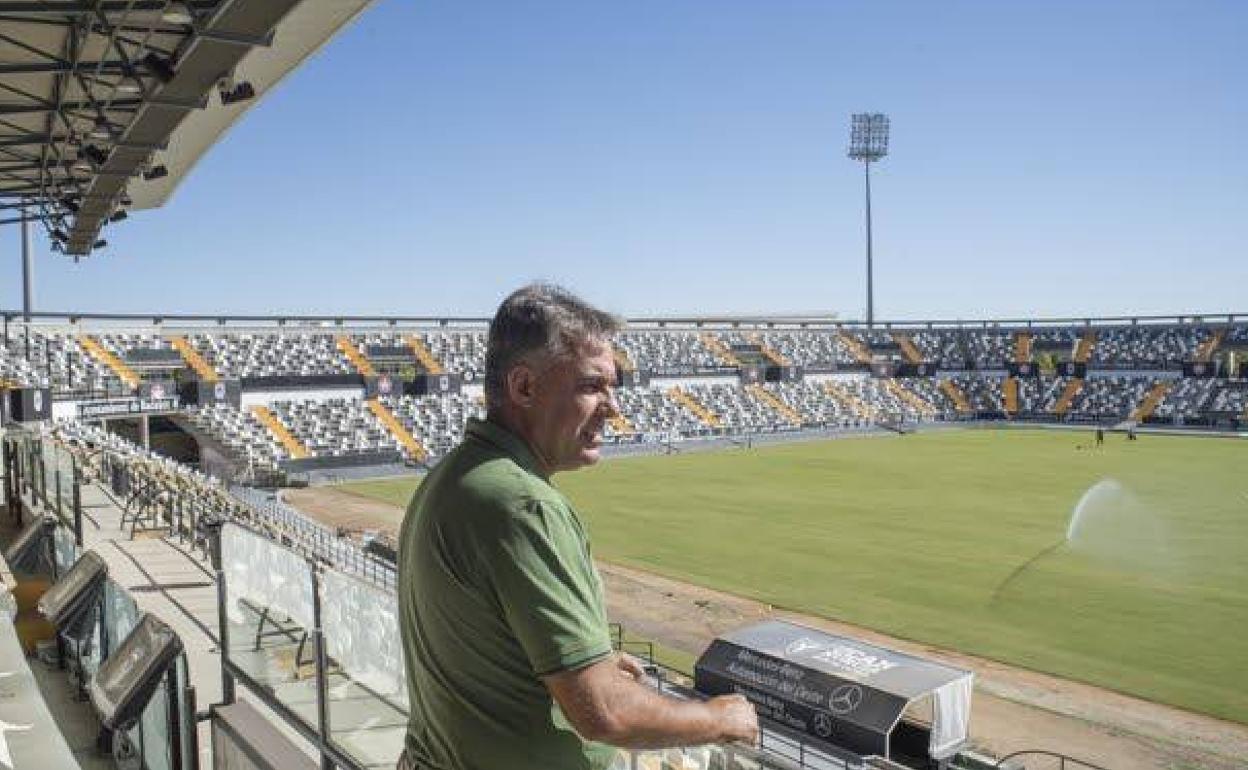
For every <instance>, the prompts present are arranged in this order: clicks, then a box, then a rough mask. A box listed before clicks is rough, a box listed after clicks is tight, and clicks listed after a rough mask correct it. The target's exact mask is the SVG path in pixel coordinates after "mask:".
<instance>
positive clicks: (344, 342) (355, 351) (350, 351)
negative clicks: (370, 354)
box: [334, 334, 377, 377]
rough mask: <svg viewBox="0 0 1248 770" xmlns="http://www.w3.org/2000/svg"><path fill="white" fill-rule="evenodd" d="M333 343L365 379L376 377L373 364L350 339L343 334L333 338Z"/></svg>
mask: <svg viewBox="0 0 1248 770" xmlns="http://www.w3.org/2000/svg"><path fill="white" fill-rule="evenodd" d="M334 342H336V343H338V349H339V350H341V351H342V354H343V355H344V356H346V357H347V360H348V361H350V362H351V365H352V366H354V367H355V370H356V371H357V372H359V373H360V374H361V375H363V376H365V377H376V376H377V370H376V369H374V368H373V363H372V362H371V361H369V360H368V358H367V357H366V356H365V355H364V354H363V353H361V352H360V348H359V347H358V346H357V345H356V344H355V343H354V342H352V341H351V338H350V337H348V336H347V335H345V334H339V335H338V336H337V337H334Z"/></svg>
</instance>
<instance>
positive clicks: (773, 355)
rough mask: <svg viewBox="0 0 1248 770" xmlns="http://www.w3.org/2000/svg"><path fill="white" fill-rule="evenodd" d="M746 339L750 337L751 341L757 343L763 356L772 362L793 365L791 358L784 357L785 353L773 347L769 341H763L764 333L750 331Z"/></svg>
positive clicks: (778, 364) (777, 364) (779, 364)
mask: <svg viewBox="0 0 1248 770" xmlns="http://www.w3.org/2000/svg"><path fill="white" fill-rule="evenodd" d="M746 339H748V340H749V341H750V342H753V343H754V344H755V345H758V350H759V352H760V353H762V354H763V358H766V359H767V360H768V361H770V362H772V363H773V364H775V365H776V366H790V365H791V362H790V361H789V359H787V358H785V357H784V354H783V353H781V352H780V351H778V350H776V349H775V348H773V347H770V346H768V345H767V343H765V342H763V335H761V334H759V333H758V332H750V333H749V334H747V335H746Z"/></svg>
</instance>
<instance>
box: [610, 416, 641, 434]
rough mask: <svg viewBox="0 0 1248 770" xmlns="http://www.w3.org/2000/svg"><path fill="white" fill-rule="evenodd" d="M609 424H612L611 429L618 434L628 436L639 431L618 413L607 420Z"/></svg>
mask: <svg viewBox="0 0 1248 770" xmlns="http://www.w3.org/2000/svg"><path fill="white" fill-rule="evenodd" d="M607 422H608V423H610V424H611V427H612V428H614V429H615V432H616V433H620V434H626V433H636V432H637V429H636V428H634V427H633V424H632V423H631V422H629V421H628V418H627V417H625V416H624V415H622V414H618V413H617V414H613V415H611V416H610V417H608V418H607Z"/></svg>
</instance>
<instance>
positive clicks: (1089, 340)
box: [1075, 329, 1096, 364]
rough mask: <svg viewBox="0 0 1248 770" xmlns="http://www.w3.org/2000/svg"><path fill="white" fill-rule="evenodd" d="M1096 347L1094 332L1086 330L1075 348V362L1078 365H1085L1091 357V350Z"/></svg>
mask: <svg viewBox="0 0 1248 770" xmlns="http://www.w3.org/2000/svg"><path fill="white" fill-rule="evenodd" d="M1095 346H1096V332H1094V331H1092V330H1091V329H1088V330H1087V331H1085V332H1084V333H1083V336H1082V337H1080V338H1079V345H1078V346H1077V347H1076V348H1075V360H1076V361H1078V362H1079V363H1083V364H1086V363H1087V362H1088V359H1089V358H1091V357H1092V348H1093V347H1095Z"/></svg>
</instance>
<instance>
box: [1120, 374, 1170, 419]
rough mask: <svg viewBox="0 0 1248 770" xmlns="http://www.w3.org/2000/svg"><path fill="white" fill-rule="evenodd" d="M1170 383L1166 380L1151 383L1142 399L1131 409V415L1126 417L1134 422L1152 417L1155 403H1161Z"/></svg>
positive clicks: (1155, 406)
mask: <svg viewBox="0 0 1248 770" xmlns="http://www.w3.org/2000/svg"><path fill="white" fill-rule="evenodd" d="M1171 385H1172V383H1170V382H1168V381H1166V380H1158V381H1157V382H1156V383H1154V384H1153V387H1152V389H1151V390H1149V391H1148V393H1146V394H1145V395H1144V399H1143V400H1142V401H1140V405H1139V406H1137V407H1136V408H1135V409H1133V410H1131V416H1130V417H1128V418H1127V419H1129V420H1134V421H1136V422H1144V421H1145V420H1147V419H1148V418H1149V417H1152V415H1153V412H1155V411H1157V405H1158V404H1160V403H1161V401H1162V399H1164V398H1165V397H1166V394H1167V393H1169V392H1170V387H1171Z"/></svg>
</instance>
